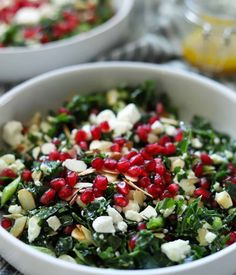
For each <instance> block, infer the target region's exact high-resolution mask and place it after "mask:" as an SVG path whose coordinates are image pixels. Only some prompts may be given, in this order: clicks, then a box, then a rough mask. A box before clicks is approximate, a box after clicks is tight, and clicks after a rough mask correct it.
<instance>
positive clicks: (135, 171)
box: [127, 166, 142, 177]
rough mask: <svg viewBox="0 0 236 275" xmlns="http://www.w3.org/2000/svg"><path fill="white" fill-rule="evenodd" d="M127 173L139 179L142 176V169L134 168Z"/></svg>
mask: <svg viewBox="0 0 236 275" xmlns="http://www.w3.org/2000/svg"><path fill="white" fill-rule="evenodd" d="M127 172H128V174H129V175H130V176H131V177H138V176H140V175H141V173H142V169H141V168H140V167H139V166H132V167H130V168H129V169H128V171H127Z"/></svg>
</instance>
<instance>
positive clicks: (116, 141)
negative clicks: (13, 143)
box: [114, 137, 127, 147]
mask: <svg viewBox="0 0 236 275" xmlns="http://www.w3.org/2000/svg"><path fill="white" fill-rule="evenodd" d="M114 142H115V143H117V144H119V145H120V146H121V147H122V146H124V145H125V143H126V142H127V140H126V139H125V138H122V137H117V138H115V139H114Z"/></svg>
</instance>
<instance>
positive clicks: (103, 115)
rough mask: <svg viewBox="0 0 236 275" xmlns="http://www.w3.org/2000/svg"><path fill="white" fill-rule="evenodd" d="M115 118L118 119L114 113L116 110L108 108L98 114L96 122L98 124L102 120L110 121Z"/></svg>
mask: <svg viewBox="0 0 236 275" xmlns="http://www.w3.org/2000/svg"><path fill="white" fill-rule="evenodd" d="M115 119H116V115H115V114H114V112H112V111H111V110H109V109H107V110H104V111H101V112H100V113H99V114H98V115H97V117H96V122H97V124H100V123H101V122H104V121H107V122H110V121H111V120H115Z"/></svg>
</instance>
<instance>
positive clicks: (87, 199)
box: [80, 188, 95, 204]
mask: <svg viewBox="0 0 236 275" xmlns="http://www.w3.org/2000/svg"><path fill="white" fill-rule="evenodd" d="M94 199H95V196H94V193H93V190H92V189H91V188H87V189H85V191H84V192H83V193H82V194H81V195H80V200H81V201H82V202H83V203H84V204H88V203H91V202H92V201H93V200H94Z"/></svg>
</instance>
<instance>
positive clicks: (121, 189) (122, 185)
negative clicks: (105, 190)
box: [116, 181, 130, 196]
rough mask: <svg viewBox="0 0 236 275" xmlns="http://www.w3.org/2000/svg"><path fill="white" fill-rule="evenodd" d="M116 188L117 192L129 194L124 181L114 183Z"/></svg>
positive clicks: (127, 186)
mask: <svg viewBox="0 0 236 275" xmlns="http://www.w3.org/2000/svg"><path fill="white" fill-rule="evenodd" d="M116 189H117V191H118V192H119V193H121V194H122V195H125V196H126V195H128V194H129V191H130V189H129V185H128V184H127V183H126V182H125V181H119V182H118V183H117V184H116Z"/></svg>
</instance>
